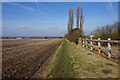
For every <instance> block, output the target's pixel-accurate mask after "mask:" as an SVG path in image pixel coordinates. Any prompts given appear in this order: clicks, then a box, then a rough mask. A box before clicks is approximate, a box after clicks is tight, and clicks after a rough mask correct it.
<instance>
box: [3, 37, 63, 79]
mask: <svg viewBox="0 0 120 80" xmlns="http://www.w3.org/2000/svg"><path fill="white" fill-rule="evenodd" d="M61 42H62V39H26V40H16V39H4V40H2V77H3V78H23V77H26V78H30V77H32V75H34V74H35V73H36V71H37V70H38V69H39V68H40V67H41V66H42V64H43V63H44V62H45V61H46V60H47V59H48V57H49V56H50V55H52V53H54V51H55V50H56V48H57V47H58V46H59V45H60V43H61Z"/></svg>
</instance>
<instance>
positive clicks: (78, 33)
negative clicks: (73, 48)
mask: <svg viewBox="0 0 120 80" xmlns="http://www.w3.org/2000/svg"><path fill="white" fill-rule="evenodd" d="M79 15H80V17H79ZM76 19H77V24H76V28H75V29H73V21H74V17H73V9H72V8H70V9H69V19H68V33H67V34H66V35H65V37H66V38H67V39H68V40H69V41H71V42H74V43H76V44H77V43H78V39H79V37H82V36H83V30H82V28H83V22H84V17H83V13H82V7H81V14H79V5H78V6H77V9H76ZM79 19H80V27H79Z"/></svg>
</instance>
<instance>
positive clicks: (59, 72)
mask: <svg viewBox="0 0 120 80" xmlns="http://www.w3.org/2000/svg"><path fill="white" fill-rule="evenodd" d="M47 77H48V78H117V77H118V64H116V63H114V62H112V61H110V60H107V59H105V58H104V57H101V56H100V55H98V54H95V53H93V52H91V51H90V50H89V49H86V48H84V47H82V46H81V45H79V44H78V45H75V44H71V43H70V42H69V41H67V40H64V41H63V44H62V46H61V49H60V50H59V51H58V53H57V56H56V57H55V60H54V62H53V67H52V69H51V71H50V72H49V73H48V74H47Z"/></svg>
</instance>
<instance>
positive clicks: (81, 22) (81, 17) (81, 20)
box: [80, 7, 84, 35]
mask: <svg viewBox="0 0 120 80" xmlns="http://www.w3.org/2000/svg"><path fill="white" fill-rule="evenodd" d="M83 22H84V16H83V11H82V7H81V14H80V32H81V34H82V35H83V30H82V28H83Z"/></svg>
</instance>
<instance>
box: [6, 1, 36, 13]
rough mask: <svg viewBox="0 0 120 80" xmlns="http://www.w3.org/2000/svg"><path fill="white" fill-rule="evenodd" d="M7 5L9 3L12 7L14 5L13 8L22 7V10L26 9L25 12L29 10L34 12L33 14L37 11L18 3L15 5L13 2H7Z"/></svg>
mask: <svg viewBox="0 0 120 80" xmlns="http://www.w3.org/2000/svg"><path fill="white" fill-rule="evenodd" d="M6 3H8V4H10V5H13V6H17V7H21V8H23V9H25V10H28V11H32V12H34V11H35V9H33V8H30V7H25V6H23V5H20V4H17V3H13V2H6Z"/></svg>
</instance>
